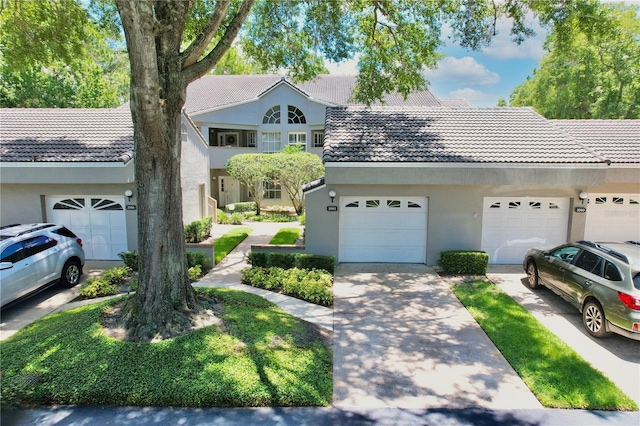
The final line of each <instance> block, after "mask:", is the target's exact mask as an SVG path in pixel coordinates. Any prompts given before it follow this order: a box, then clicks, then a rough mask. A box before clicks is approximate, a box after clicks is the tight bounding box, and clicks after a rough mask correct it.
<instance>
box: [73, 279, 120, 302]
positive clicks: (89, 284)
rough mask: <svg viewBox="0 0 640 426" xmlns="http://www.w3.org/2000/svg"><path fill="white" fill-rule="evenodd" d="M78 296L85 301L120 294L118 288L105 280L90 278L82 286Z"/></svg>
mask: <svg viewBox="0 0 640 426" xmlns="http://www.w3.org/2000/svg"><path fill="white" fill-rule="evenodd" d="M78 294H79V295H80V296H81V297H83V298H85V299H94V298H96V297H104V296H112V295H114V294H118V287H116V286H115V285H114V284H112V283H111V282H110V281H109V280H108V279H105V278H89V279H88V280H87V281H85V282H84V283H83V284H82V285H81V286H80V290H79V291H78Z"/></svg>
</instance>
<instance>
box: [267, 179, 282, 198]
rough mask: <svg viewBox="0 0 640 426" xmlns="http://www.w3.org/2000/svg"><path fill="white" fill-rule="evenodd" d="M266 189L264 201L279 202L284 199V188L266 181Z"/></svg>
mask: <svg viewBox="0 0 640 426" xmlns="http://www.w3.org/2000/svg"><path fill="white" fill-rule="evenodd" d="M263 187H264V196H263V197H262V198H263V199H264V200H279V199H281V198H282V187H281V186H280V184H277V183H273V182H269V181H265V182H264V184H263Z"/></svg>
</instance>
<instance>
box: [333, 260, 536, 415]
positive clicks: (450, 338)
mask: <svg viewBox="0 0 640 426" xmlns="http://www.w3.org/2000/svg"><path fill="white" fill-rule="evenodd" d="M333 404H334V406H336V407H361V408H371V407H376V408H385V407H396V408H409V409H424V408H434V407H451V408H460V407H482V408H491V409H505V408H510V409H517V408H526V409H530V408H541V406H540V403H539V402H538V400H537V399H536V398H535V397H534V396H533V394H532V393H531V392H530V391H529V389H528V388H527V387H526V385H525V384H524V383H523V382H522V380H521V379H520V377H519V376H518V375H517V374H516V373H515V371H514V370H513V369H512V368H511V366H510V365H509V364H508V363H507V362H506V360H505V359H504V358H503V357H502V355H501V354H500V352H499V351H498V350H497V349H496V348H495V346H494V345H493V343H492V342H491V341H490V340H489V338H488V337H487V336H486V335H485V334H484V332H483V331H482V330H481V329H480V327H479V326H478V325H477V323H476V322H475V321H474V320H473V318H472V317H471V315H470V314H469V313H468V312H467V310H466V309H465V308H464V307H463V306H462V304H461V303H460V302H459V301H458V299H457V298H456V297H455V296H454V295H453V293H452V292H451V290H450V289H449V286H448V285H447V284H446V283H444V282H443V281H442V280H441V279H440V278H439V277H438V275H437V274H436V273H435V271H434V270H433V269H432V268H429V267H427V266H425V265H409V264H340V265H338V267H337V269H336V273H335V279H334V391H333Z"/></svg>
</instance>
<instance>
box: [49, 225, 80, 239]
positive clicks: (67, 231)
mask: <svg viewBox="0 0 640 426" xmlns="http://www.w3.org/2000/svg"><path fill="white" fill-rule="evenodd" d="M52 232H53V233H54V234H58V235H62V236H63V237H69V238H77V237H76V234H74V233H73V232H72V231H71V230H70V229H69V228H66V227H64V226H63V227H62V228H58V229H56V230H54V231H52Z"/></svg>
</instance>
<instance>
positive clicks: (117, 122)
mask: <svg viewBox="0 0 640 426" xmlns="http://www.w3.org/2000/svg"><path fill="white" fill-rule="evenodd" d="M132 158H133V123H132V121H131V112H130V111H129V110H128V109H123V108H113V109H111V108H109V109H105V108H102V109H76V108H73V109H71V108H69V109H65V108H3V109H1V110H0V161H9V162H11V161H14V162H24V161H38V162H124V163H127V162H128V161H129V160H131V159H132Z"/></svg>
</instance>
